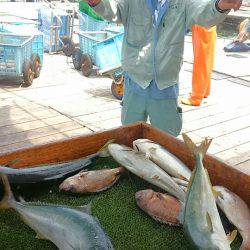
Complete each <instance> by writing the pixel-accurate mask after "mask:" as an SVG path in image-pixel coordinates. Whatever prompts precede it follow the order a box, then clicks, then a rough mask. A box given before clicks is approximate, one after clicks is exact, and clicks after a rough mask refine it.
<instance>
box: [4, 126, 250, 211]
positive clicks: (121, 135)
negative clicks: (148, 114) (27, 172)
mask: <svg viewBox="0 0 250 250" xmlns="http://www.w3.org/2000/svg"><path fill="white" fill-rule="evenodd" d="M138 138H147V139H150V140H153V141H155V142H158V143H159V144H161V145H162V146H164V147H166V148H167V149H168V150H169V151H170V152H172V153H173V154H175V155H176V156H177V157H179V158H180V159H181V160H182V161H183V162H184V163H185V164H186V165H187V166H189V167H190V168H191V169H193V167H194V163H195V162H194V158H193V157H192V156H191V154H190V152H189V151H188V149H187V148H186V146H185V144H184V143H183V142H182V141H181V140H179V139H176V138H174V137H172V136H170V135H168V134H166V133H164V132H162V131H160V130H159V129H156V128H153V127H152V126H150V125H148V124H146V123H135V124H132V125H128V126H121V127H118V128H115V129H111V130H107V131H103V132H97V133H92V134H89V135H84V136H80V137H76V138H73V139H68V140H63V141H59V142H56V143H50V144H46V145H42V146H36V147H32V148H28V149H23V150H19V151H14V152H11V153H8V154H4V155H0V164H8V163H9V162H11V161H13V160H16V159H17V160H18V161H17V162H16V163H15V164H14V166H13V167H15V168H21V167H24V166H25V167H27V166H32V165H37V164H43V163H51V162H58V161H67V160H71V159H76V158H80V157H82V156H86V155H89V154H92V153H94V152H96V151H97V150H98V149H100V147H101V146H103V144H104V143H105V142H106V141H107V140H109V139H115V140H116V142H117V143H120V144H125V145H128V146H132V142H133V141H134V140H135V139H138ZM203 162H204V166H205V167H206V168H207V170H208V172H209V175H210V179H211V181H212V184H213V185H222V186H224V187H227V188H228V189H230V190H231V191H233V192H235V193H236V194H238V195H239V196H240V197H241V198H243V199H244V200H245V202H246V203H247V204H248V206H249V207H250V176H249V175H247V174H245V173H242V172H240V171H238V170H237V169H235V168H233V167H231V166H229V165H227V164H225V163H224V162H222V161H220V160H218V159H216V158H215V157H213V156H211V155H207V156H206V157H205V158H204V161H203Z"/></svg>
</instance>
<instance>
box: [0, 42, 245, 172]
mask: <svg viewBox="0 0 250 250" xmlns="http://www.w3.org/2000/svg"><path fill="white" fill-rule="evenodd" d="M188 47H189V48H188ZM187 48H188V49H187V52H186V53H185V57H184V59H185V62H184V65H183V68H182V71H181V76H180V94H181V96H183V95H188V93H189V92H190V90H191V78H192V60H191V55H190V53H189V52H190V49H191V47H190V40H189V39H187ZM219 48H220V46H219ZM242 56H245V54H244V55H243V54H242ZM225 58H226V59H228V58H229V57H223V60H224V59H225ZM247 58H248V59H247V60H249V54H248V55H247ZM236 59H238V61H237V62H235V63H236V64H235V65H234V66H232V65H231V64H230V62H228V63H226V62H225V61H220V63H222V64H221V71H222V72H223V73H220V72H219V70H218V68H219V66H218V63H219V62H217V66H216V67H215V68H216V71H217V72H214V74H213V80H212V90H211V97H209V98H208V99H206V100H205V101H204V103H203V105H201V106H200V107H188V106H182V108H183V112H184V113H183V117H184V125H183V131H185V132H188V134H190V136H192V137H193V138H195V139H196V140H197V141H200V140H201V139H202V138H203V137H205V136H210V137H212V138H213V142H212V144H211V147H210V149H209V153H211V154H213V155H215V156H217V157H219V158H220V159H222V160H224V161H225V162H227V163H229V164H230V165H232V166H235V167H236V168H237V169H240V170H241V171H244V172H246V173H249V175H250V150H249V148H250V101H249V96H250V88H249V87H250V79H249V78H250V73H249V67H248V69H247V64H245V63H243V62H246V60H245V61H244V60H240V58H239V57H237V56H236ZM218 60H219V59H218ZM229 61H230V60H229ZM228 65H229V66H228ZM230 65H231V66H230ZM248 65H249V64H248ZM225 67H227V70H226V69H225ZM232 67H234V68H233V69H234V70H232ZM235 68H238V69H239V70H240V71H241V73H240V75H239V76H237V74H236V72H239V71H236V70H235ZM244 69H245V70H244ZM230 70H231V71H230ZM225 71H227V72H233V74H226V73H225ZM234 72H235V73H234ZM19 82H20V80H16V81H13V80H11V81H9V80H2V81H1V82H0V154H1V153H5V152H10V151H13V150H17V149H21V148H26V147H32V146H34V145H41V144H45V143H48V142H52V141H56V140H61V139H65V138H71V137H75V136H79V135H82V134H86V133H92V132H94V131H98V130H103V129H109V128H112V127H116V126H119V125H121V124H120V109H121V106H120V103H119V101H117V100H115V99H114V98H113V97H112V95H111V92H110V84H111V80H110V79H107V78H98V77H95V76H93V77H91V78H85V77H83V76H82V75H81V74H80V73H79V72H77V71H75V70H74V69H73V65H72V64H71V63H69V61H67V59H66V57H65V56H63V55H47V54H46V55H45V60H44V68H43V70H42V73H41V76H40V77H39V78H38V79H36V80H34V83H33V85H32V86H31V87H29V88H22V87H20V86H19ZM86 146H87V145H86ZM62 154H63V152H62Z"/></svg>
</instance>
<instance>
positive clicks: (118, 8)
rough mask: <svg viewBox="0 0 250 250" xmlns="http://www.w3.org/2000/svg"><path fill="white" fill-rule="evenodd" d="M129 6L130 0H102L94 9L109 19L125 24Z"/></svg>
mask: <svg viewBox="0 0 250 250" xmlns="http://www.w3.org/2000/svg"><path fill="white" fill-rule="evenodd" d="M128 8H129V0H101V2H100V3H99V4H98V5H97V6H95V7H94V8H93V9H94V11H95V12H96V13H98V14H99V15H101V16H102V17H103V18H104V19H106V20H108V21H111V22H116V23H123V24H125V23H126V21H127V16H128Z"/></svg>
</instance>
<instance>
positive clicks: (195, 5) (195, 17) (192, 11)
mask: <svg viewBox="0 0 250 250" xmlns="http://www.w3.org/2000/svg"><path fill="white" fill-rule="evenodd" d="M215 3H216V0H199V1H197V0H186V7H185V11H186V25H187V27H188V28H190V27H191V26H192V25H194V24H197V25H200V26H204V27H212V26H215V25H217V24H219V23H221V22H222V21H223V20H224V19H225V18H226V16H227V14H228V13H229V11H226V12H224V11H223V12H222V11H219V10H218V9H217V8H216V6H215Z"/></svg>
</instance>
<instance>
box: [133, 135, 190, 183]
mask: <svg viewBox="0 0 250 250" xmlns="http://www.w3.org/2000/svg"><path fill="white" fill-rule="evenodd" d="M133 148H134V149H135V150H138V151H141V152H143V153H145V154H146V155H147V156H148V157H149V159H150V160H152V161H153V162H154V163H156V164H157V165H158V166H159V167H161V168H162V169H163V170H164V171H166V172H167V173H168V174H169V175H171V176H173V177H176V178H179V179H182V180H186V181H188V180H189V178H190V176H191V170H190V169H189V168H188V167H187V166H186V165H185V164H184V163H183V162H182V161H181V160H180V159H179V158H177V157H176V156H175V155H173V154H172V153H170V152H169V151H168V150H167V149H166V148H164V147H162V146H161V145H159V144H157V143H155V142H153V141H151V140H148V139H137V140H135V141H133Z"/></svg>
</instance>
